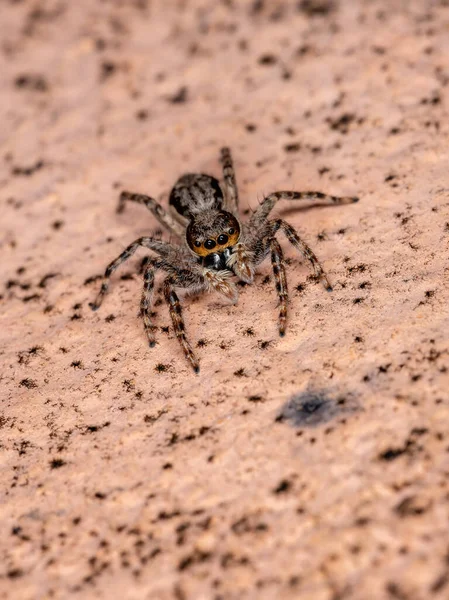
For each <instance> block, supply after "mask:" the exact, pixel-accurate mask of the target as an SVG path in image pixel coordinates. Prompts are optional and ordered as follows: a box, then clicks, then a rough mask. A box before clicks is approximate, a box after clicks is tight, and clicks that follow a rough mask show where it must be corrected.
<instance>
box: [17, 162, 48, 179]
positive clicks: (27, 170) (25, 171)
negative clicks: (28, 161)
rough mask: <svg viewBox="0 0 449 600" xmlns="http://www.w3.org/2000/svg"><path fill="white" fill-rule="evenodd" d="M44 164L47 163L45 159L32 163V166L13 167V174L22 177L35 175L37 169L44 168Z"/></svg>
mask: <svg viewBox="0 0 449 600" xmlns="http://www.w3.org/2000/svg"><path fill="white" fill-rule="evenodd" d="M44 164H45V163H44V161H43V160H38V161H36V162H35V163H34V165H31V166H30V167H13V169H12V174H13V175H17V176H22V177H30V175H33V174H34V173H36V171H39V170H40V169H42V167H43V166H44Z"/></svg>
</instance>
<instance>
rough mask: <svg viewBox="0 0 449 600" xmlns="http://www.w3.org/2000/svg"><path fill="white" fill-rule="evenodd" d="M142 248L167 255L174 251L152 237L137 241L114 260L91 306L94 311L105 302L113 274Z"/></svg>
mask: <svg viewBox="0 0 449 600" xmlns="http://www.w3.org/2000/svg"><path fill="white" fill-rule="evenodd" d="M140 246H144V247H145V248H149V249H150V250H154V251H155V252H157V253H158V254H162V255H167V254H169V253H170V252H171V251H172V248H173V247H172V246H171V244H168V243H167V242H161V241H160V240H154V239H153V238H151V237H141V238H139V239H137V240H136V241H135V242H133V243H132V244H130V245H129V246H128V247H127V248H126V249H125V250H124V251H123V252H122V253H121V254H120V256H118V257H117V258H116V259H115V260H113V261H112V262H111V263H110V264H109V265H108V266H107V267H106V270H105V272H104V276H103V283H102V284H101V288H100V291H99V292H98V295H97V297H96V299H95V301H94V302H92V303H91V304H90V307H91V309H92V310H97V309H98V308H100V306H101V303H102V302H103V298H104V295H105V294H106V292H107V291H108V288H109V279H110V277H111V275H112V273H113V272H114V271H115V270H116V269H117V268H118V267H119V266H120V265H121V264H122V263H123V262H125V261H126V260H128V258H129V257H130V256H132V255H133V254H134V252H135V251H136V250H137V248H139V247H140Z"/></svg>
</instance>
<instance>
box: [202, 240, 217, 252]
mask: <svg viewBox="0 0 449 600" xmlns="http://www.w3.org/2000/svg"><path fill="white" fill-rule="evenodd" d="M216 245H217V244H216V243H215V242H214V240H206V241H205V242H204V247H205V248H207V249H208V250H212V248H215V246H216Z"/></svg>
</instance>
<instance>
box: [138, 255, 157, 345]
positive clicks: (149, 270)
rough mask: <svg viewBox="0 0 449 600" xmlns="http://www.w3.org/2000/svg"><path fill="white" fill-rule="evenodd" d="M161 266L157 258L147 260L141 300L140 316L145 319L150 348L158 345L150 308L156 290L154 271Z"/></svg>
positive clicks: (144, 323)
mask: <svg viewBox="0 0 449 600" xmlns="http://www.w3.org/2000/svg"><path fill="white" fill-rule="evenodd" d="M159 266H160V265H159V263H158V261H157V260H149V261H148V262H147V264H146V266H145V271H144V274H143V290H142V298H141V300H140V316H141V317H142V319H143V325H144V327H145V333H146V334H147V338H148V344H149V346H150V348H153V347H154V346H155V345H156V340H155V339H154V329H155V327H154V325H153V324H152V323H151V317H150V309H151V304H152V300H153V292H154V272H155V270H156V269H157V268H158V267H159Z"/></svg>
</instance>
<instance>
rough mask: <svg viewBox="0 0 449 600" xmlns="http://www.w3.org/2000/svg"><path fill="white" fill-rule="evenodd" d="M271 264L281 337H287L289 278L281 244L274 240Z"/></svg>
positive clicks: (272, 241)
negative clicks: (276, 295)
mask: <svg viewBox="0 0 449 600" xmlns="http://www.w3.org/2000/svg"><path fill="white" fill-rule="evenodd" d="M270 248H271V264H272V265H273V273H274V279H275V281H276V290H277V293H278V296H279V335H280V336H284V335H285V325H286V322H287V303H288V288H287V277H286V274H285V263H284V254H283V252H282V248H281V245H280V244H279V242H278V241H277V240H276V239H275V238H272V240H271V242H270Z"/></svg>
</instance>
